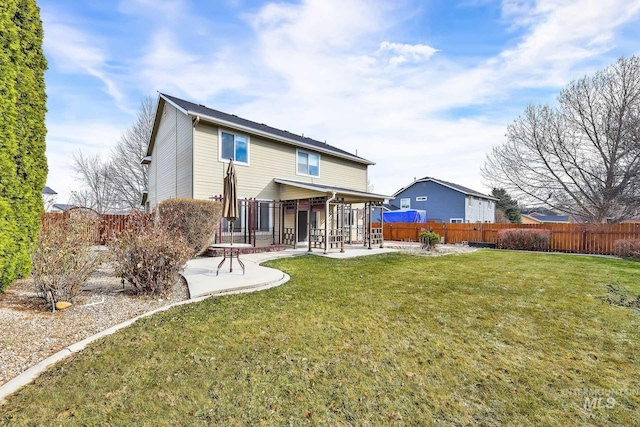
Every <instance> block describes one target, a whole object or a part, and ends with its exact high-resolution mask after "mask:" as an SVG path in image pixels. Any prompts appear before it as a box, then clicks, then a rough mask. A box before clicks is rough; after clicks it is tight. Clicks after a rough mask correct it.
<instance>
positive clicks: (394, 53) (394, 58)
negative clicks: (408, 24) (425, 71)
mask: <svg viewBox="0 0 640 427" xmlns="http://www.w3.org/2000/svg"><path fill="white" fill-rule="evenodd" d="M436 52H438V49H434V48H432V47H431V46H427V45H424V44H413V45H412V44H404V43H391V42H387V41H385V42H382V43H380V48H378V50H377V52H376V54H378V55H380V56H385V55H388V54H391V57H390V58H389V59H388V61H389V63H390V64H391V65H400V64H403V63H405V62H420V61H426V60H427V59H429V58H431V56H432V55H433V54H434V53H436Z"/></svg>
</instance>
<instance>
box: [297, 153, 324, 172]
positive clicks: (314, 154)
mask: <svg viewBox="0 0 640 427" xmlns="http://www.w3.org/2000/svg"><path fill="white" fill-rule="evenodd" d="M300 153H304V154H306V155H307V171H308V170H309V157H308V156H309V155H313V156H318V175H311V174H308V173H300V172H299V171H298V156H299V155H300ZM321 159H322V156H320V154H319V153H314V152H312V151H307V150H301V149H299V148H296V159H295V160H296V166H295V167H296V175H298V176H308V177H311V178H320V161H321Z"/></svg>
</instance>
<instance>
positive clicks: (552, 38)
mask: <svg viewBox="0 0 640 427" xmlns="http://www.w3.org/2000/svg"><path fill="white" fill-rule="evenodd" d="M38 5H39V6H40V9H41V17H42V20H43V26H44V32H45V38H44V51H45V55H46V57H47V60H48V63H49V69H48V71H47V72H46V74H45V82H46V86H47V95H48V100H47V107H48V113H47V116H46V124H47V130H48V133H47V157H48V162H49V175H48V178H47V185H48V186H50V187H52V188H53V189H54V190H55V191H57V192H58V193H59V194H58V197H57V200H56V201H57V202H58V203H66V202H67V200H68V198H69V196H70V194H71V192H72V191H74V190H77V189H79V188H80V187H81V183H80V182H79V181H77V180H76V179H75V178H74V174H73V171H72V169H71V163H72V158H73V155H74V153H78V152H82V153H83V154H85V155H93V154H99V155H101V156H108V154H109V151H110V150H111V148H112V147H113V146H114V144H116V143H117V141H118V140H119V139H120V136H121V134H122V133H123V132H124V131H126V129H127V128H128V127H129V126H130V125H131V124H132V123H133V122H134V120H135V116H136V113H137V110H138V107H139V105H140V102H141V100H142V98H143V97H144V96H145V95H151V96H153V97H157V93H158V92H163V93H167V94H169V95H173V96H177V97H180V98H183V99H186V100H189V101H192V102H195V103H198V104H204V105H206V106H208V107H210V108H214V109H217V110H221V111H224V112H227V113H231V114H236V115H238V116H240V117H244V118H247V119H249V120H253V121H256V122H258V123H266V124H268V125H270V126H272V127H275V128H279V129H284V130H288V131H289V132H292V133H297V134H304V135H305V136H307V137H310V138H314V139H317V140H320V141H326V142H327V143H329V144H331V145H334V146H336V147H339V148H341V149H344V150H347V151H350V152H352V153H354V154H355V153H357V154H358V155H359V156H361V157H364V158H366V159H368V160H371V161H373V162H375V163H376V165H374V166H371V167H370V168H369V180H370V184H371V186H373V191H374V192H375V193H379V194H387V195H391V194H393V193H395V192H396V191H397V190H399V189H400V188H402V187H404V186H406V185H408V184H410V183H411V182H412V181H413V180H414V178H421V177H425V176H431V177H434V178H438V179H441V180H445V181H450V182H454V183H457V184H460V185H464V186H467V187H470V188H472V189H475V190H477V191H481V192H485V193H488V192H490V187H488V185H489V183H486V182H483V180H482V178H481V176H480V168H481V166H482V165H483V164H484V161H485V158H486V155H487V153H488V152H489V151H490V149H491V147H492V146H494V145H499V144H501V143H504V142H505V140H506V137H505V134H506V129H507V126H508V125H509V123H511V122H512V121H513V120H514V119H515V118H517V117H518V115H520V114H522V113H523V112H524V109H525V108H526V106H527V105H529V104H541V103H542V104H551V105H553V104H554V103H555V99H556V97H557V95H558V93H559V92H560V90H561V89H562V88H563V87H564V86H566V85H567V84H568V83H569V82H570V81H571V80H574V79H578V78H581V77H583V76H584V75H588V74H591V73H593V72H595V71H596V70H599V69H602V68H604V67H606V66H607V65H610V64H612V63H613V62H615V61H616V59H617V58H619V57H620V56H627V57H628V56H632V55H638V54H640V0H607V1H606V2H605V1H601V0H537V1H536V0H502V1H497V0H496V1H494V0H460V1H455V0H433V1H432V0H423V1H418V0H394V1H389V0H386V1H377V0H307V1H278V2H271V1H257V0H217V1H216V0H211V1H206V0H205V1H196V0H122V1H117V0H110V1H99V2H84V1H77V0H39V1H38Z"/></svg>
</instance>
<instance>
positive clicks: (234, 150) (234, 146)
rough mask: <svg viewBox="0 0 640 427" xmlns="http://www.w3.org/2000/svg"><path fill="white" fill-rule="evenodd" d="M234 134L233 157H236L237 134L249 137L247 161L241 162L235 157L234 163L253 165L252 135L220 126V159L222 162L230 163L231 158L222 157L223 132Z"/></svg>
mask: <svg viewBox="0 0 640 427" xmlns="http://www.w3.org/2000/svg"><path fill="white" fill-rule="evenodd" d="M223 132H224V133H226V134H229V135H233V157H236V136H241V137H243V138H247V161H246V163H245V162H239V161H237V160H236V159H235V158H234V159H233V164H234V165H240V166H250V165H251V137H250V136H249V135H247V134H244V133H239V132H232V131H228V130H226V129H222V128H218V161H219V162H221V163H229V159H224V158H222V133H223Z"/></svg>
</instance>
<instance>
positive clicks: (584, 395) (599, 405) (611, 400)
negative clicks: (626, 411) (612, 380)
mask: <svg viewBox="0 0 640 427" xmlns="http://www.w3.org/2000/svg"><path fill="white" fill-rule="evenodd" d="M562 395H564V396H571V397H577V398H578V399H579V402H580V403H581V404H582V408H583V409H585V410H598V409H613V408H615V406H616V404H617V403H618V402H617V401H616V397H618V398H620V397H621V396H638V395H640V389H632V388H570V389H564V390H562Z"/></svg>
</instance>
